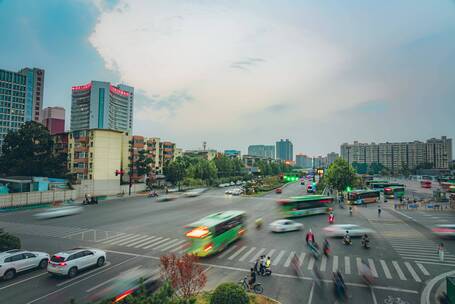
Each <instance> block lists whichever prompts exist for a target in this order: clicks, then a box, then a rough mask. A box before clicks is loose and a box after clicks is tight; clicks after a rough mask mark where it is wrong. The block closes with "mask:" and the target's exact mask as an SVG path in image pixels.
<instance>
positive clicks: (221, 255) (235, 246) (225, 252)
mask: <svg viewBox="0 0 455 304" xmlns="http://www.w3.org/2000/svg"><path fill="white" fill-rule="evenodd" d="M238 247H239V246H238V245H234V246H232V247H231V248H229V249H227V250H225V251H224V252H223V253H222V254H220V255H219V256H218V258H219V259H222V258H224V257H225V256H227V255H228V254H229V253H231V252H232V251H234V250H235V249H237V248H238Z"/></svg>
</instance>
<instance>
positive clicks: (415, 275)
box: [404, 262, 422, 283]
mask: <svg viewBox="0 0 455 304" xmlns="http://www.w3.org/2000/svg"><path fill="white" fill-rule="evenodd" d="M404 265H405V266H406V268H407V269H408V270H409V272H410V273H411V276H412V277H413V278H414V280H415V281H416V282H419V283H420V282H422V280H421V279H420V278H419V276H418V275H417V273H416V272H415V270H414V268H412V266H411V264H409V262H404Z"/></svg>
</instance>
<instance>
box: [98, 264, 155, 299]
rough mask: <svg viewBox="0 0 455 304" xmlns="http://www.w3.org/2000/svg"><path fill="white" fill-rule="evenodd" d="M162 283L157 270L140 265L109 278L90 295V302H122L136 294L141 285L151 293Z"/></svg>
mask: <svg viewBox="0 0 455 304" xmlns="http://www.w3.org/2000/svg"><path fill="white" fill-rule="evenodd" d="M161 285H162V281H161V280H160V276H159V271H158V270H152V269H143V268H140V266H137V267H134V268H132V269H129V270H127V271H125V272H122V273H121V274H119V275H117V276H115V277H113V278H111V279H110V280H109V282H108V284H107V286H106V287H104V288H102V289H100V290H98V291H97V292H96V293H95V294H94V295H92V296H90V301H91V302H98V301H101V300H107V299H112V303H123V302H122V301H123V300H124V299H125V298H126V297H127V296H129V295H134V294H138V293H139V292H140V291H141V287H143V288H144V289H145V291H146V292H147V294H152V293H153V292H155V291H156V290H157V289H158V288H159V287H160V286H161Z"/></svg>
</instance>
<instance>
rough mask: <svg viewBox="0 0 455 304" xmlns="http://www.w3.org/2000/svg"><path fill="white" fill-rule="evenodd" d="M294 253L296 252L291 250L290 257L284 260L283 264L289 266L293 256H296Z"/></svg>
mask: <svg viewBox="0 0 455 304" xmlns="http://www.w3.org/2000/svg"><path fill="white" fill-rule="evenodd" d="M294 254H295V252H294V251H291V253H290V254H289V256H288V258H287V259H286V262H284V265H283V266H284V267H289V265H290V264H291V261H292V258H293V257H294Z"/></svg>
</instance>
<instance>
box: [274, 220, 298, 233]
mask: <svg viewBox="0 0 455 304" xmlns="http://www.w3.org/2000/svg"><path fill="white" fill-rule="evenodd" d="M269 227H270V231H272V232H286V231H296V230H301V229H302V228H303V224H300V223H297V222H295V221H291V220H277V221H274V222H272V223H270V225H269Z"/></svg>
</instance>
